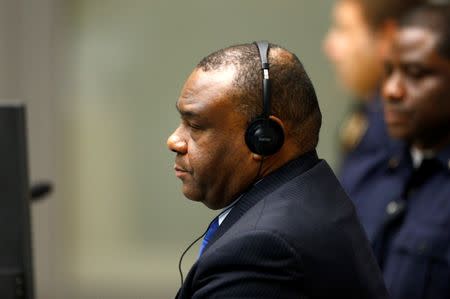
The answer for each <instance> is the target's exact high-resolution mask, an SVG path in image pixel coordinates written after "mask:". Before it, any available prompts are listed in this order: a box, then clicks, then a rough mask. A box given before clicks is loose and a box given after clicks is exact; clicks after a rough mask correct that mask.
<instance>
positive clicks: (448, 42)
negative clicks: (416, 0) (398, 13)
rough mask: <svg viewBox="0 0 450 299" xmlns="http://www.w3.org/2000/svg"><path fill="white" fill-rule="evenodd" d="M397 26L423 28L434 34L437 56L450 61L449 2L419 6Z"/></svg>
mask: <svg viewBox="0 0 450 299" xmlns="http://www.w3.org/2000/svg"><path fill="white" fill-rule="evenodd" d="M399 25H400V27H410V26H414V27H420V28H425V29H428V30H430V31H432V32H434V33H436V34H437V35H438V37H439V40H438V45H437V50H438V52H439V54H440V55H441V56H442V57H445V58H448V59H450V2H449V4H425V5H421V6H419V7H417V8H416V9H414V10H413V11H411V13H410V14H408V15H407V16H406V17H405V18H403V19H402V21H401V22H400V24H399Z"/></svg>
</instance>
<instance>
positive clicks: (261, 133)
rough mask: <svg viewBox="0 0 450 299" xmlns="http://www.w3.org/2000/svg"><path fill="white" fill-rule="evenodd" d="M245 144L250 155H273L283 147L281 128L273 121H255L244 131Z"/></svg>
mask: <svg viewBox="0 0 450 299" xmlns="http://www.w3.org/2000/svg"><path fill="white" fill-rule="evenodd" d="M245 143H246V144H247V146H248V148H249V149H250V151H251V152H252V153H255V154H258V155H262V156H270V155H273V154H275V153H276V152H278V151H279V150H280V149H281V147H282V146H283V143H284V132H283V128H282V127H281V126H280V125H279V124H278V123H277V122H276V121H274V120H271V119H262V118H259V119H256V120H254V121H252V122H251V123H250V125H249V126H248V128H247V131H245Z"/></svg>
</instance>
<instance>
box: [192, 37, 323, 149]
mask: <svg viewBox="0 0 450 299" xmlns="http://www.w3.org/2000/svg"><path fill="white" fill-rule="evenodd" d="M268 56H269V65H270V70H269V74H270V79H271V114H272V115H274V116H276V117H278V118H280V119H281V120H282V121H283V122H284V123H285V124H286V126H288V127H289V128H290V133H291V134H292V135H293V136H294V138H295V140H296V141H297V144H298V145H299V146H301V147H302V148H303V149H306V150H312V149H314V148H315V147H316V146H317V143H318V140H319V131H320V126H321V123H322V114H321V112H320V108H319V104H318V101H317V97H316V92H315V90H314V87H313V85H312V83H311V80H310V79H309V77H308V75H307V73H306V71H305V69H304V67H303V65H302V63H301V62H300V60H299V59H298V57H297V56H296V55H295V54H293V53H291V52H289V51H288V50H286V49H284V48H282V47H280V46H278V45H275V44H269V55H268ZM227 66H233V67H235V68H236V76H235V78H234V82H233V84H234V87H236V89H235V96H234V98H235V99H237V109H238V110H239V111H240V112H241V113H243V114H244V115H246V116H247V119H248V123H250V122H251V121H252V120H253V119H255V118H257V117H258V116H260V115H261V114H262V111H263V100H262V94H263V92H262V71H261V60H260V57H259V51H258V48H257V46H256V45H255V44H254V43H247V44H240V45H235V46H231V47H228V48H225V49H221V50H218V51H216V52H214V53H212V54H210V55H208V56H207V57H205V58H203V59H202V60H201V61H200V62H199V63H198V65H197V68H199V69H202V70H203V71H210V70H219V69H220V68H223V67H227Z"/></svg>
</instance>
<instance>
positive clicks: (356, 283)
mask: <svg viewBox="0 0 450 299" xmlns="http://www.w3.org/2000/svg"><path fill="white" fill-rule="evenodd" d="M176 298H177V299H184V298H196V299H200V298H208V299H209V298H271V299H273V298H347V299H348V298H365V299H371V298H387V294H386V289H385V286H384V283H383V279H382V276H381V274H380V271H379V268H378V266H377V264H376V262H375V260H374V257H373V254H372V251H371V249H370V245H369V243H368V241H367V238H366V236H365V234H364V232H363V230H362V228H361V226H360V223H359V221H358V219H357V217H356V215H355V210H354V207H353V205H352V203H351V202H350V200H349V199H348V197H347V195H346V194H345V193H344V191H343V190H342V188H341V186H340V185H339V183H338V181H337V179H336V177H335V175H334V174H333V172H332V170H331V169H330V167H329V166H328V164H327V163H326V162H325V161H323V160H319V159H318V158H317V155H316V153H315V151H314V152H310V153H307V154H305V155H303V156H301V157H300V158H298V159H296V160H294V161H291V162H289V163H288V164H287V165H285V166H283V167H282V168H280V169H278V170H277V171H275V172H273V173H271V174H270V175H268V176H267V177H265V178H264V179H263V180H262V181H261V182H260V183H258V184H257V185H255V186H253V187H252V188H251V189H250V190H248V191H247V192H246V193H245V194H244V195H243V196H242V198H241V199H240V200H239V202H238V203H237V204H236V205H235V206H234V207H233V209H232V210H231V212H230V214H229V215H228V216H227V218H226V219H225V220H224V222H223V223H222V224H221V225H220V227H219V229H218V230H217V232H216V233H215V235H214V237H213V238H212V240H211V241H210V242H209V244H208V246H207V247H206V250H205V251H204V253H203V255H202V256H201V257H200V258H199V260H198V261H197V262H196V263H195V264H194V265H193V266H192V268H191V270H190V271H189V273H188V275H187V277H186V280H185V282H184V284H183V285H182V287H181V288H180V290H179V291H178V294H177V297H176Z"/></svg>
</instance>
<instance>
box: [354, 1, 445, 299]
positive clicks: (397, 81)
mask: <svg viewBox="0 0 450 299" xmlns="http://www.w3.org/2000/svg"><path fill="white" fill-rule="evenodd" d="M398 26H399V27H398V32H397V33H396V35H395V36H394V39H393V42H392V47H391V48H390V50H389V51H388V52H387V55H386V60H385V79H384V82H383V86H382V91H383V98H384V100H383V104H384V118H385V121H386V125H387V129H388V133H389V135H390V136H392V137H393V138H395V139H396V140H398V142H394V141H393V142H392V143H391V146H390V147H388V157H389V159H388V162H387V163H384V164H380V165H379V166H378V167H377V168H376V169H374V171H373V172H371V173H370V174H367V175H366V176H365V179H364V182H362V183H361V186H360V187H359V188H360V190H359V194H358V196H357V197H356V198H355V204H356V208H357V211H358V214H359V215H360V218H361V221H362V224H363V226H364V227H365V228H366V231H367V233H368V236H369V239H370V240H371V241H372V245H373V248H374V251H375V255H376V257H377V259H378V262H379V265H380V267H381V269H382V271H383V275H384V278H385V282H386V286H387V288H388V290H389V291H390V294H391V296H392V298H394V299H400V298H402V299H403V298H404V299H406V298H408V299H411V298H413V299H414V298H433V299H444V298H450V233H449V232H450V201H449V200H450V5H449V4H425V5H422V6H419V7H418V8H416V9H415V10H413V11H412V12H410V13H409V14H407V15H406V16H405V17H404V18H403V19H401V21H400V23H399V25H398Z"/></svg>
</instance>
